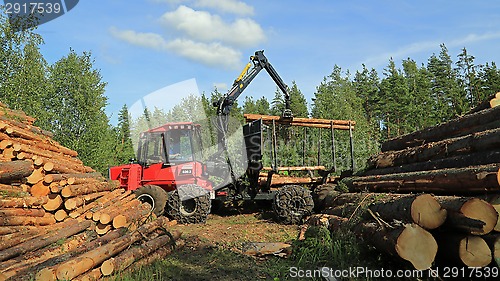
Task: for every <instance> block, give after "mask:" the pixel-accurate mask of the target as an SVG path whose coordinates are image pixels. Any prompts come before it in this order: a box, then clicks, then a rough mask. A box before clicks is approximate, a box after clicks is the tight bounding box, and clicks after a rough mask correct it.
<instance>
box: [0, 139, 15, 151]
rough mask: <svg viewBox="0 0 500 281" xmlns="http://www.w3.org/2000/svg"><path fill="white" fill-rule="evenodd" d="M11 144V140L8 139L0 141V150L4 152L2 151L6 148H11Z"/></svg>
mask: <svg viewBox="0 0 500 281" xmlns="http://www.w3.org/2000/svg"><path fill="white" fill-rule="evenodd" d="M12 144H13V143H12V140H11V139H10V138H8V139H2V140H1V141H0V149H1V150H4V149H6V148H8V147H11V146H12Z"/></svg>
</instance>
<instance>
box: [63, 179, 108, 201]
mask: <svg viewBox="0 0 500 281" xmlns="http://www.w3.org/2000/svg"><path fill="white" fill-rule="evenodd" d="M115 188H116V185H114V184H112V183H108V182H101V183H89V184H78V185H67V186H65V187H64V188H63V189H62V190H61V196H62V197H65V198H68V197H74V196H78V195H85V194H89V193H94V192H101V191H111V190H114V189H115Z"/></svg>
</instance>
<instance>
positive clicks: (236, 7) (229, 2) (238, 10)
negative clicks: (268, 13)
mask: <svg viewBox="0 0 500 281" xmlns="http://www.w3.org/2000/svg"><path fill="white" fill-rule="evenodd" d="M195 6H196V7H202V8H214V9H217V10H219V11H221V12H225V13H232V14H236V15H242V16H247V15H248V16H251V15H253V14H254V10H253V7H252V6H250V5H248V4H246V3H244V2H241V1H237V0H198V1H196V2H195Z"/></svg>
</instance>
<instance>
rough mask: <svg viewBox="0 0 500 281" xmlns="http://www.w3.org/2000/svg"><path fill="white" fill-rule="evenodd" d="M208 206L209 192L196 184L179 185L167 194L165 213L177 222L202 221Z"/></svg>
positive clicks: (208, 209) (204, 218)
mask: <svg viewBox="0 0 500 281" xmlns="http://www.w3.org/2000/svg"><path fill="white" fill-rule="evenodd" d="M179 194H180V195H181V196H179ZM181 197H182V198H181ZM185 198H187V199H186V200H184V201H181V199H185ZM210 208H211V202H210V193H208V192H206V190H204V189H203V188H202V187H200V186H198V185H196V184H185V185H181V186H179V187H177V189H176V190H174V191H172V192H170V193H169V196H168V202H167V214H168V215H169V216H170V217H171V218H172V219H175V220H177V222H179V223H184V224H187V223H204V222H205V221H206V220H207V217H208V214H209V213H210Z"/></svg>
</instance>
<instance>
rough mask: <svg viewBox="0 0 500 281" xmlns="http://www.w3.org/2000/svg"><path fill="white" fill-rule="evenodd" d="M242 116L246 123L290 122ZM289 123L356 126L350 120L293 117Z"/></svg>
mask: <svg viewBox="0 0 500 281" xmlns="http://www.w3.org/2000/svg"><path fill="white" fill-rule="evenodd" d="M243 116H244V117H245V120H246V122H249V121H255V120H259V119H262V121H264V123H269V122H272V121H273V120H274V121H279V122H278V123H280V122H281V123H284V124H287V123H290V121H287V120H283V118H281V116H272V115H260V114H244V115H243ZM291 123H292V124H293V123H304V124H326V125H329V124H332V123H333V125H349V124H351V125H352V126H354V125H356V121H352V120H330V119H319V118H300V117H294V118H293V119H292V122H291Z"/></svg>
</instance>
